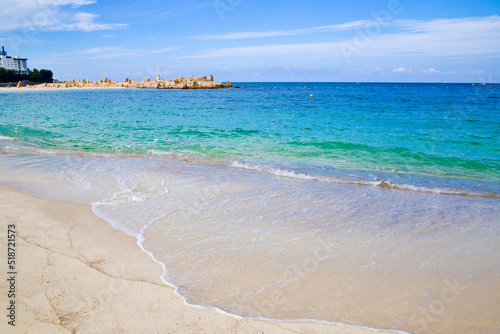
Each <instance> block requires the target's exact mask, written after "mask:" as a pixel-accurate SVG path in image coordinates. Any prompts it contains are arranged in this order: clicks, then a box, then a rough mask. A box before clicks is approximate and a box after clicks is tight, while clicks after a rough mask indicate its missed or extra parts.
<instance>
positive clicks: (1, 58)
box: [0, 46, 28, 74]
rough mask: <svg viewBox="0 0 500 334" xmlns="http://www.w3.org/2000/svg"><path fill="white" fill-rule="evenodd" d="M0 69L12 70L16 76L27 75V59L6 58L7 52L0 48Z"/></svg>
mask: <svg viewBox="0 0 500 334" xmlns="http://www.w3.org/2000/svg"><path fill="white" fill-rule="evenodd" d="M0 67H3V68H5V69H6V70H14V71H16V73H17V74H28V59H27V58H19V57H12V56H7V51H5V49H4V47H3V46H2V50H1V51H0Z"/></svg>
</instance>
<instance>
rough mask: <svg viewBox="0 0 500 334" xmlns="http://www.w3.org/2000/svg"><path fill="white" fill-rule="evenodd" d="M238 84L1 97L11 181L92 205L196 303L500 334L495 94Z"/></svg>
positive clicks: (0, 179) (0, 145) (499, 91)
mask: <svg viewBox="0 0 500 334" xmlns="http://www.w3.org/2000/svg"><path fill="white" fill-rule="evenodd" d="M235 85H238V86H240V87H241V88H238V89H220V90H145V89H142V90H141V89H134V90H132V89H109V90H52V91H22V92H21V91H15V89H12V90H13V92H10V91H7V92H2V93H0V183H1V184H7V185H13V186H16V187H18V188H19V189H21V190H23V191H26V192H28V193H32V194H35V195H38V196H41V197H45V198H50V199H55V200H64V201H72V202H77V203H88V204H91V205H92V209H93V211H94V213H95V214H96V215H98V216H99V217H101V218H103V219H105V220H106V221H108V222H109V223H110V224H111V225H112V226H113V227H115V228H117V229H120V230H122V231H124V232H126V233H128V234H130V235H133V236H135V237H137V240H138V244H139V246H140V247H142V249H143V250H144V251H145V252H147V253H148V254H150V255H151V257H152V258H153V259H155V260H156V261H157V262H159V263H160V264H162V265H163V268H164V275H163V277H162V278H163V280H164V281H165V282H166V283H168V284H170V285H172V286H174V287H176V291H177V293H178V294H180V295H181V296H182V297H183V298H184V299H185V300H186V302H187V303H190V304H193V305H198V306H202V307H209V308H217V309H220V310H222V311H224V312H227V313H231V314H235V315H239V316H243V317H249V318H265V319H278V320H292V321H300V320H312V321H325V322H335V323H343V324H347V325H353V326H364V327H371V328H383V329H395V330H402V331H408V332H412V333H430V332H433V331H434V332H439V333H484V334H487V333H489V332H488V331H491V330H492V329H495V328H498V329H500V322H499V320H498V319H500V292H499V290H498V286H500V242H499V240H500V218H499V217H500V205H499V203H500V84H480V83H479V84H471V83H468V84H466V83H464V84H456V83H453V84H448V83H444V84H443V83H432V84H425V83H361V82H360V83H319V82H318V83H235ZM495 326H496V327H495Z"/></svg>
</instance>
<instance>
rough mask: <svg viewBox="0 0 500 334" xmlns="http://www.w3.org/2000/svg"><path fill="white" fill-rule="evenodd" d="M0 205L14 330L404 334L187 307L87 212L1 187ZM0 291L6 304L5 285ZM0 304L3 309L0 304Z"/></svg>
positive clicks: (139, 255) (149, 262) (131, 243)
mask: <svg viewBox="0 0 500 334" xmlns="http://www.w3.org/2000/svg"><path fill="white" fill-rule="evenodd" d="M0 199H1V200H0V208H1V210H0V212H2V213H3V214H2V215H1V218H0V220H1V222H2V228H3V230H4V232H3V233H2V234H1V238H2V244H4V245H6V244H7V226H8V225H10V224H15V225H16V239H17V240H16V257H17V258H16V260H17V263H18V264H17V265H18V268H16V269H17V281H16V285H17V290H16V306H17V316H16V327H15V328H16V329H21V330H23V331H29V332H44V333H61V332H66V331H68V332H73V333H80V332H81V333H87V332H99V331H113V332H122V333H137V332H142V333H153V332H154V333H156V332H158V331H160V332H165V331H167V332H169V333H182V332H186V331H189V332H190V333H235V332H237V333H262V332H265V333H297V332H298V333H305V332H307V333H339V334H340V333H344V334H368V333H404V332H402V331H389V330H377V329H369V328H365V327H356V326H350V325H343V324H332V323H320V322H303V321H297V322H286V321H268V320H255V319H246V318H242V317H238V316H232V315H229V314H227V313H225V312H222V311H218V310H215V309H208V308H203V307H200V306H192V305H187V304H186V303H185V301H184V300H183V298H182V297H180V296H178V295H177V294H176V293H175V290H174V288H172V287H171V286H168V285H167V284H165V283H164V282H163V281H162V279H161V276H162V274H163V269H162V268H161V265H160V264H159V263H157V262H155V261H154V260H153V259H152V258H151V257H150V256H149V255H148V254H147V253H146V252H144V251H142V250H141V249H140V247H138V245H137V239H136V238H134V237H132V236H130V235H128V234H126V233H125V232H122V231H119V230H116V229H115V228H113V227H112V226H111V225H110V224H109V223H108V222H106V221H104V220H102V219H100V218H99V217H97V216H96V215H95V214H94V213H93V212H92V210H91V206H90V205H87V204H74V203H66V202H58V201H52V200H47V199H43V198H39V197H35V196H32V195H29V194H26V193H24V192H21V191H19V190H17V189H16V188H13V187H10V186H4V185H1V186H0ZM3 254H4V255H3V257H4V258H5V257H7V254H6V252H3ZM116 254H120V255H119V256H117V255H116ZM5 260H6V259H5ZM1 287H2V291H3V295H4V296H6V295H7V292H8V290H9V287H8V286H7V281H4V282H3V283H2V285H1ZM2 301H3V302H2V304H3V305H5V306H6V305H7V304H6V303H7V302H8V301H7V300H6V298H2ZM7 320H8V319H4V321H2V323H1V324H0V329H2V332H10V331H11V330H12V328H13V327H12V326H9V325H8V323H7Z"/></svg>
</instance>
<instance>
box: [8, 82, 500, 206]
mask: <svg viewBox="0 0 500 334" xmlns="http://www.w3.org/2000/svg"><path fill="white" fill-rule="evenodd" d="M240 85H241V86H242V87H243V88H241V89H233V90H216V91H210V90H208V91H168V92H167V91H160V90H111V91H108V90H99V91H78V92H74V91H56V92H48V93H47V92H26V93H17V94H2V95H0V102H1V103H2V106H3V110H2V113H1V114H0V135H1V136H4V137H11V138H15V139H18V140H20V141H23V142H26V143H29V144H32V145H34V146H36V147H39V148H50V149H59V150H74V151H86V152H109V153H133V154H173V155H178V154H181V155H184V156H194V157H203V158H207V159H218V160H219V162H220V161H226V162H229V163H231V162H234V161H236V162H237V163H236V164H235V166H239V167H247V168H258V169H264V168H267V169H269V167H280V168H284V169H285V170H289V171H293V172H296V173H303V174H306V175H322V176H339V177H343V178H344V181H346V180H347V181H352V182H363V181H381V180H382V181H387V182H392V183H394V184H398V185H401V186H403V187H404V186H416V187H433V188H435V189H437V188H450V189H455V190H457V191H459V192H460V191H465V192H467V191H472V192H483V193H486V192H489V191H490V192H494V193H498V192H499V190H500V186H499V184H500V183H499V180H500V176H499V175H500V174H499V171H500V117H499V116H500V85H494V84H489V85H485V86H482V85H478V86H472V85H471V84H381V83H379V84H373V83H370V84H366V83H365V84H363V83H361V84H356V83H352V84H351V83H348V84H346V83H342V84H336V83H314V84H311V83H307V84H297V83H287V84H284V83H281V84H274V83H266V84H256V83H252V84H250V83H249V84H245V83H243V84H240ZM275 87H276V88H275ZM310 94H313V95H314V97H312V98H311V97H309V95H310ZM7 106H8V107H7ZM239 162H246V163H248V164H247V165H245V164H239ZM256 164H257V165H260V166H255V165H256ZM450 191H451V190H450ZM494 196H498V195H494Z"/></svg>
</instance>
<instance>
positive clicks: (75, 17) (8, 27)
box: [0, 0, 128, 32]
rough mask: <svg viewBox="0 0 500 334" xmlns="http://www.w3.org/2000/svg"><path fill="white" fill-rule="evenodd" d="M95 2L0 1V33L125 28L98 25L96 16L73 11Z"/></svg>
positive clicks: (48, 0) (75, 0)
mask: <svg viewBox="0 0 500 334" xmlns="http://www.w3.org/2000/svg"><path fill="white" fill-rule="evenodd" d="M96 2H97V0H17V1H9V0H0V8H2V10H1V11H0V22H1V25H0V32H13V31H19V30H27V31H87V32H89V31H98V30H113V29H120V28H124V27H127V26H128V25H127V24H124V23H102V22H98V20H97V19H98V17H99V16H98V15H95V14H91V13H86V12H76V11H75V9H76V8H79V7H81V6H85V5H91V4H95V3H96Z"/></svg>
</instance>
